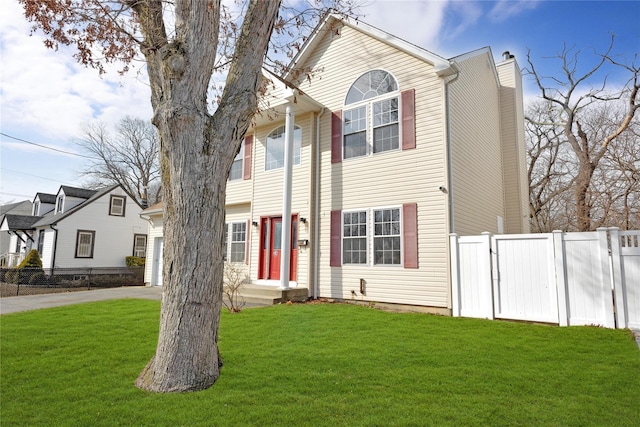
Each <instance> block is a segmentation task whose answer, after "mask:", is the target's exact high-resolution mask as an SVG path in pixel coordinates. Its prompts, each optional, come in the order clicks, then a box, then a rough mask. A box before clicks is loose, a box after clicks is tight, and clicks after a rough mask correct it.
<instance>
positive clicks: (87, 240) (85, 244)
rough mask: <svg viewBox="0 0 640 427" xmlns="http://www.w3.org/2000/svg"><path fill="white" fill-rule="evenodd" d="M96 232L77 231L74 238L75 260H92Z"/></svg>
mask: <svg viewBox="0 0 640 427" xmlns="http://www.w3.org/2000/svg"><path fill="white" fill-rule="evenodd" d="M95 237H96V232H95V231H90V230H78V234H77V236H76V258H93V247H94V245H95Z"/></svg>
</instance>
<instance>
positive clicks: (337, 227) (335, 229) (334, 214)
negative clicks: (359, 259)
mask: <svg viewBox="0 0 640 427" xmlns="http://www.w3.org/2000/svg"><path fill="white" fill-rule="evenodd" d="M341 232H342V211H331V243H330V247H329V265H330V266H331V267H340V266H341V265H342V253H341V252H342V233H341Z"/></svg>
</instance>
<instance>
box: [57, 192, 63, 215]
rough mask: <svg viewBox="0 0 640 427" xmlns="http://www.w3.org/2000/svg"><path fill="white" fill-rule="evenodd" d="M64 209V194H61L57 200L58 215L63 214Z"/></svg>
mask: <svg viewBox="0 0 640 427" xmlns="http://www.w3.org/2000/svg"><path fill="white" fill-rule="evenodd" d="M63 208H64V194H60V195H59V196H58V198H57V199H56V213H62V210H63Z"/></svg>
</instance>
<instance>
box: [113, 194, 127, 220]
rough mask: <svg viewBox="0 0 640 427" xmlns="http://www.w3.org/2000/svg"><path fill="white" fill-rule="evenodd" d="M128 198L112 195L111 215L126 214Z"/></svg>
mask: <svg viewBox="0 0 640 427" xmlns="http://www.w3.org/2000/svg"><path fill="white" fill-rule="evenodd" d="M126 200H127V198H126V197H124V196H114V195H111V198H110V200H109V215H111V216H124V208H125V203H126Z"/></svg>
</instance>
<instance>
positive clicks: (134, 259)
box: [126, 256, 145, 267]
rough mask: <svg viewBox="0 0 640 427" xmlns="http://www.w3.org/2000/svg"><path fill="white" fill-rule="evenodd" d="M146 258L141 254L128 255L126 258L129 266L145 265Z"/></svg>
mask: <svg viewBox="0 0 640 427" xmlns="http://www.w3.org/2000/svg"><path fill="white" fill-rule="evenodd" d="M144 260H145V259H144V258H143V257H139V256H128V257H127V258H126V262H127V267H144Z"/></svg>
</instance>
